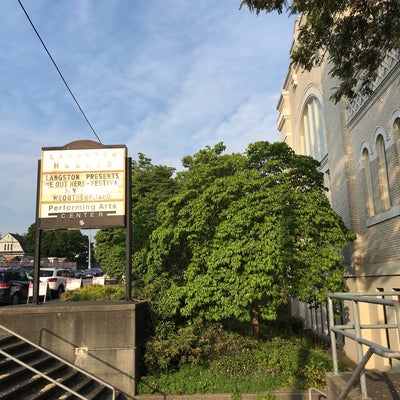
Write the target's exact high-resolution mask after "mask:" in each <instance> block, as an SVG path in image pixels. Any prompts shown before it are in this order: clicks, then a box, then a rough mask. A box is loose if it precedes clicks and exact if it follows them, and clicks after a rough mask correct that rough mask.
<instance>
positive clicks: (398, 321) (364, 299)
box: [328, 292, 400, 400]
mask: <svg viewBox="0 0 400 400" xmlns="http://www.w3.org/2000/svg"><path fill="white" fill-rule="evenodd" d="M399 296H400V293H397V292H366V293H330V294H329V295H328V309H329V326H330V336H331V344H332V358H333V372H334V374H335V375H338V373H339V372H338V357H337V342H336V340H337V338H336V335H343V336H344V337H346V338H349V339H351V340H353V341H354V342H355V343H356V350H357V358H358V366H357V367H356V369H355V370H354V371H353V374H352V375H351V377H350V379H349V381H348V382H347V383H346V385H345V387H344V388H343V390H342V393H341V394H340V396H339V397H338V398H337V400H343V399H344V398H345V397H346V396H347V394H348V393H349V392H350V390H351V388H352V386H353V385H354V383H355V382H356V381H357V379H360V388H361V398H362V399H367V398H368V394H367V384H366V376H365V366H366V364H367V363H368V361H369V360H370V358H371V357H372V355H374V354H377V355H378V356H381V357H386V358H389V359H390V360H392V359H400V351H399V350H394V349H391V348H390V343H388V346H389V347H386V346H383V345H381V344H379V343H375V342H373V341H372V340H368V339H366V338H365V337H363V331H364V332H365V330H381V331H382V330H384V331H385V333H386V334H387V333H388V331H389V330H395V331H396V332H397V338H400V302H399ZM387 297H392V298H391V299H388V298H387ZM393 297H395V298H396V299H393ZM334 300H339V301H348V302H350V303H351V308H352V311H353V320H354V323H352V324H348V325H336V324H335V310H334ZM360 303H363V304H375V305H381V306H383V307H384V308H385V312H386V310H391V311H392V312H393V314H394V321H395V323H388V322H387V321H386V318H385V321H384V323H377V324H364V323H362V321H361V319H360V308H359V307H360ZM363 346H366V347H367V348H368V350H367V351H366V353H365V354H363Z"/></svg>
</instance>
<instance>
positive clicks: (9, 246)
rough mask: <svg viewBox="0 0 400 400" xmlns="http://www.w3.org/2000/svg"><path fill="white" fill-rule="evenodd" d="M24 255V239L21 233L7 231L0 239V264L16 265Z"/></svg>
mask: <svg viewBox="0 0 400 400" xmlns="http://www.w3.org/2000/svg"><path fill="white" fill-rule="evenodd" d="M26 256H27V254H26V249H25V239H24V237H23V236H22V235H18V234H16V233H7V234H5V235H4V236H3V237H2V238H1V239H0V266H3V267H5V266H6V267H13V266H17V265H19V264H20V263H21V261H22V260H23V259H24V258H26Z"/></svg>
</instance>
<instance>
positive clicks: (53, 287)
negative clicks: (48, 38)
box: [39, 268, 74, 297]
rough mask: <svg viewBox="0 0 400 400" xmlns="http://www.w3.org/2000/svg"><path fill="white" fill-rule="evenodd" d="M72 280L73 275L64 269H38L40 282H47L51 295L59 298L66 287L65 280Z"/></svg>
mask: <svg viewBox="0 0 400 400" xmlns="http://www.w3.org/2000/svg"><path fill="white" fill-rule="evenodd" d="M69 278H74V274H73V273H72V272H70V271H68V270H67V269H64V268H40V271H39V280H40V282H47V283H48V285H49V289H50V291H51V294H52V295H53V294H55V295H56V296H57V297H60V296H61V294H62V293H64V292H65V288H66V287H67V279H69Z"/></svg>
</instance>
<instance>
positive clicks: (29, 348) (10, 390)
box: [0, 336, 125, 400]
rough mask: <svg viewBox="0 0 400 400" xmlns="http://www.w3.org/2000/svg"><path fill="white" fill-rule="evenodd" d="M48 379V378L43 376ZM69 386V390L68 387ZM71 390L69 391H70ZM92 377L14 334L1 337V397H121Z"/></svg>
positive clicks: (113, 399) (67, 399)
mask: <svg viewBox="0 0 400 400" xmlns="http://www.w3.org/2000/svg"><path fill="white" fill-rule="evenodd" d="M46 378H47V379H46ZM68 389H69V390H68ZM71 391H72V392H71ZM124 398H125V397H124V396H123V395H122V394H121V393H116V392H114V393H113V390H112V388H110V386H109V385H107V384H105V383H104V384H102V383H101V381H100V382H99V381H98V380H97V379H96V378H94V377H93V376H90V375H87V374H85V373H84V372H83V371H81V370H79V369H76V368H74V366H72V365H71V364H68V363H66V362H63V361H62V360H61V359H60V358H59V357H56V356H52V355H51V354H50V353H49V352H48V351H46V350H45V349H41V348H40V347H38V346H34V345H32V344H30V343H29V342H25V341H23V340H22V339H20V338H17V337H15V336H9V337H5V338H3V339H1V340H0V399H2V400H8V399H12V400H45V399H51V400H75V399H87V400H122V399H124Z"/></svg>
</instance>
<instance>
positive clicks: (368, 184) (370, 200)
mask: <svg viewBox="0 0 400 400" xmlns="http://www.w3.org/2000/svg"><path fill="white" fill-rule="evenodd" d="M362 163H363V167H364V173H365V189H366V206H367V213H368V216H369V217H373V216H374V215H375V205H374V193H373V191H372V180H371V167H370V160H369V153H368V150H367V149H364V150H363V152H362Z"/></svg>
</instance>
